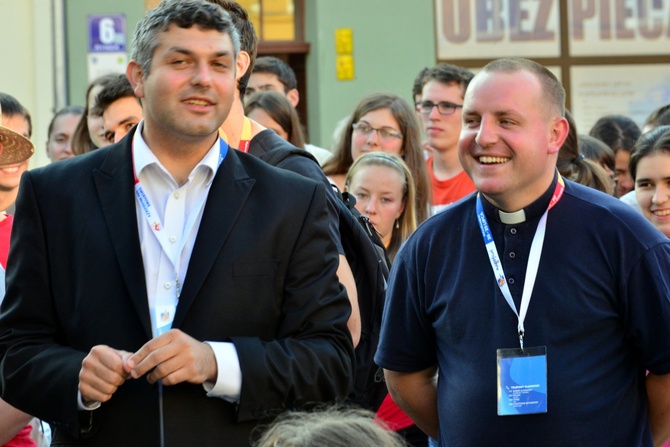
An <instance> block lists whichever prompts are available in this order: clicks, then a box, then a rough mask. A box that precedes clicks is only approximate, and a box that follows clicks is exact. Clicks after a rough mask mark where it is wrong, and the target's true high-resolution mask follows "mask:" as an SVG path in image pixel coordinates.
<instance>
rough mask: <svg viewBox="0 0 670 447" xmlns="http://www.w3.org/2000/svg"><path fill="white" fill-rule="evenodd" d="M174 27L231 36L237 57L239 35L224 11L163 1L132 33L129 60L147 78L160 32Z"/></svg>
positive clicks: (188, 1) (198, 1)
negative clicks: (194, 27) (191, 28)
mask: <svg viewBox="0 0 670 447" xmlns="http://www.w3.org/2000/svg"><path fill="white" fill-rule="evenodd" d="M172 24H174V25H176V26H178V27H180V28H190V27H192V26H197V27H198V28H200V29H202V30H216V31H219V32H220V33H224V34H228V35H229V36H230V40H232V42H233V48H234V50H235V54H234V57H235V59H236V58H237V54H238V53H239V51H240V36H239V33H238V32H237V29H236V28H235V26H234V25H233V22H232V20H231V19H230V16H229V15H228V13H227V12H226V11H225V10H224V9H223V8H221V7H220V6H218V5H216V4H213V3H209V2H205V1H202V0H163V1H162V2H161V3H160V4H159V5H158V6H157V7H156V8H154V9H152V10H150V11H149V12H147V14H146V15H145V16H144V18H143V19H142V20H140V22H139V23H138V24H137V27H136V28H135V33H134V34H133V40H132V45H131V48H130V58H131V59H133V60H135V61H136V62H137V64H138V65H139V66H140V68H141V69H142V73H143V75H144V76H147V75H149V70H150V67H151V61H152V59H153V55H154V51H155V50H156V47H158V45H159V44H160V40H159V39H158V33H160V32H165V31H167V30H168V28H169V27H170V25H172Z"/></svg>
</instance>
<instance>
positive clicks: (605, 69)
mask: <svg viewBox="0 0 670 447" xmlns="http://www.w3.org/2000/svg"><path fill="white" fill-rule="evenodd" d="M570 79H571V80H572V88H571V96H572V98H571V100H572V111H573V116H574V118H575V122H576V123H577V129H578V131H579V132H580V133H589V130H590V129H591V127H593V125H594V124H595V122H596V121H597V120H598V118H600V117H602V116H605V115H626V116H628V117H630V118H631V119H633V120H634V121H635V122H636V123H637V124H638V125H639V126H640V127H642V124H643V123H644V121H645V120H646V119H647V116H648V115H649V113H651V112H652V111H653V110H654V109H655V108H657V107H659V106H662V105H663V104H668V103H670V64H642V65H627V66H626V67H625V69H622V68H621V67H620V66H617V65H598V66H582V67H572V68H571V69H570Z"/></svg>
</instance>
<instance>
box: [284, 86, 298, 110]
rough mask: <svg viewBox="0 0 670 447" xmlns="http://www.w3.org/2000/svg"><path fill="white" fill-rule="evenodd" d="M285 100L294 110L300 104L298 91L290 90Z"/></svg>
mask: <svg viewBox="0 0 670 447" xmlns="http://www.w3.org/2000/svg"><path fill="white" fill-rule="evenodd" d="M286 99H288V102H290V103H291V105H292V106H293V108H295V107H296V106H297V105H298V103H299V102H300V93H299V92H298V89H296V88H292V89H291V90H289V91H288V92H286Z"/></svg>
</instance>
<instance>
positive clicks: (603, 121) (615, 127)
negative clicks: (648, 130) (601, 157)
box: [589, 115, 642, 154]
mask: <svg viewBox="0 0 670 447" xmlns="http://www.w3.org/2000/svg"><path fill="white" fill-rule="evenodd" d="M641 134H642V131H641V130H640V128H639V127H638V125H637V124H635V121H633V120H632V119H630V118H628V117H627V116H624V115H606V116H603V117H602V118H600V119H599V120H598V121H596V123H595V124H594V125H593V127H592V128H591V130H590V131H589V135H591V136H592V137H596V138H597V139H599V140H600V141H603V142H604V143H605V144H606V145H608V146H609V147H611V148H612V150H613V151H614V153H615V154H616V153H617V152H618V151H620V150H624V151H626V152H630V151H631V150H632V149H633V146H634V145H635V142H636V141H637V139H638V138H640V135H641Z"/></svg>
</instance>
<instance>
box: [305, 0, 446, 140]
mask: <svg viewBox="0 0 670 447" xmlns="http://www.w3.org/2000/svg"><path fill="white" fill-rule="evenodd" d="M305 9H306V11H305V15H306V17H305V34H306V40H307V41H308V42H310V44H311V51H310V53H309V55H308V56H307V79H308V81H307V90H308V92H309V98H307V100H308V101H309V103H308V104H309V108H308V109H309V115H308V117H309V135H310V140H311V141H310V142H311V143H313V144H316V145H319V146H322V147H330V146H331V137H332V133H333V130H334V129H335V126H336V125H337V123H338V121H340V120H341V119H342V118H344V117H346V116H348V115H349V114H350V113H351V112H353V110H354V108H355V107H356V104H357V103H358V102H359V101H360V99H361V98H363V97H364V96H366V95H369V94H371V93H376V92H391V93H395V94H398V95H400V96H402V97H404V98H405V99H407V100H408V101H411V100H412V95H411V92H412V83H413V81H414V78H415V77H416V75H417V73H418V72H419V71H420V70H421V69H422V68H423V67H425V66H431V65H434V64H435V35H434V24H433V23H434V22H433V1H431V0H412V1H408V0H368V1H361V0H337V1H333V0H308V1H306V2H305ZM338 28H351V29H352V31H353V42H354V51H353V56H354V66H355V77H354V79H353V80H351V81H340V80H338V79H337V75H336V62H335V61H336V51H335V30H336V29H338ZM410 103H411V102H410Z"/></svg>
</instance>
